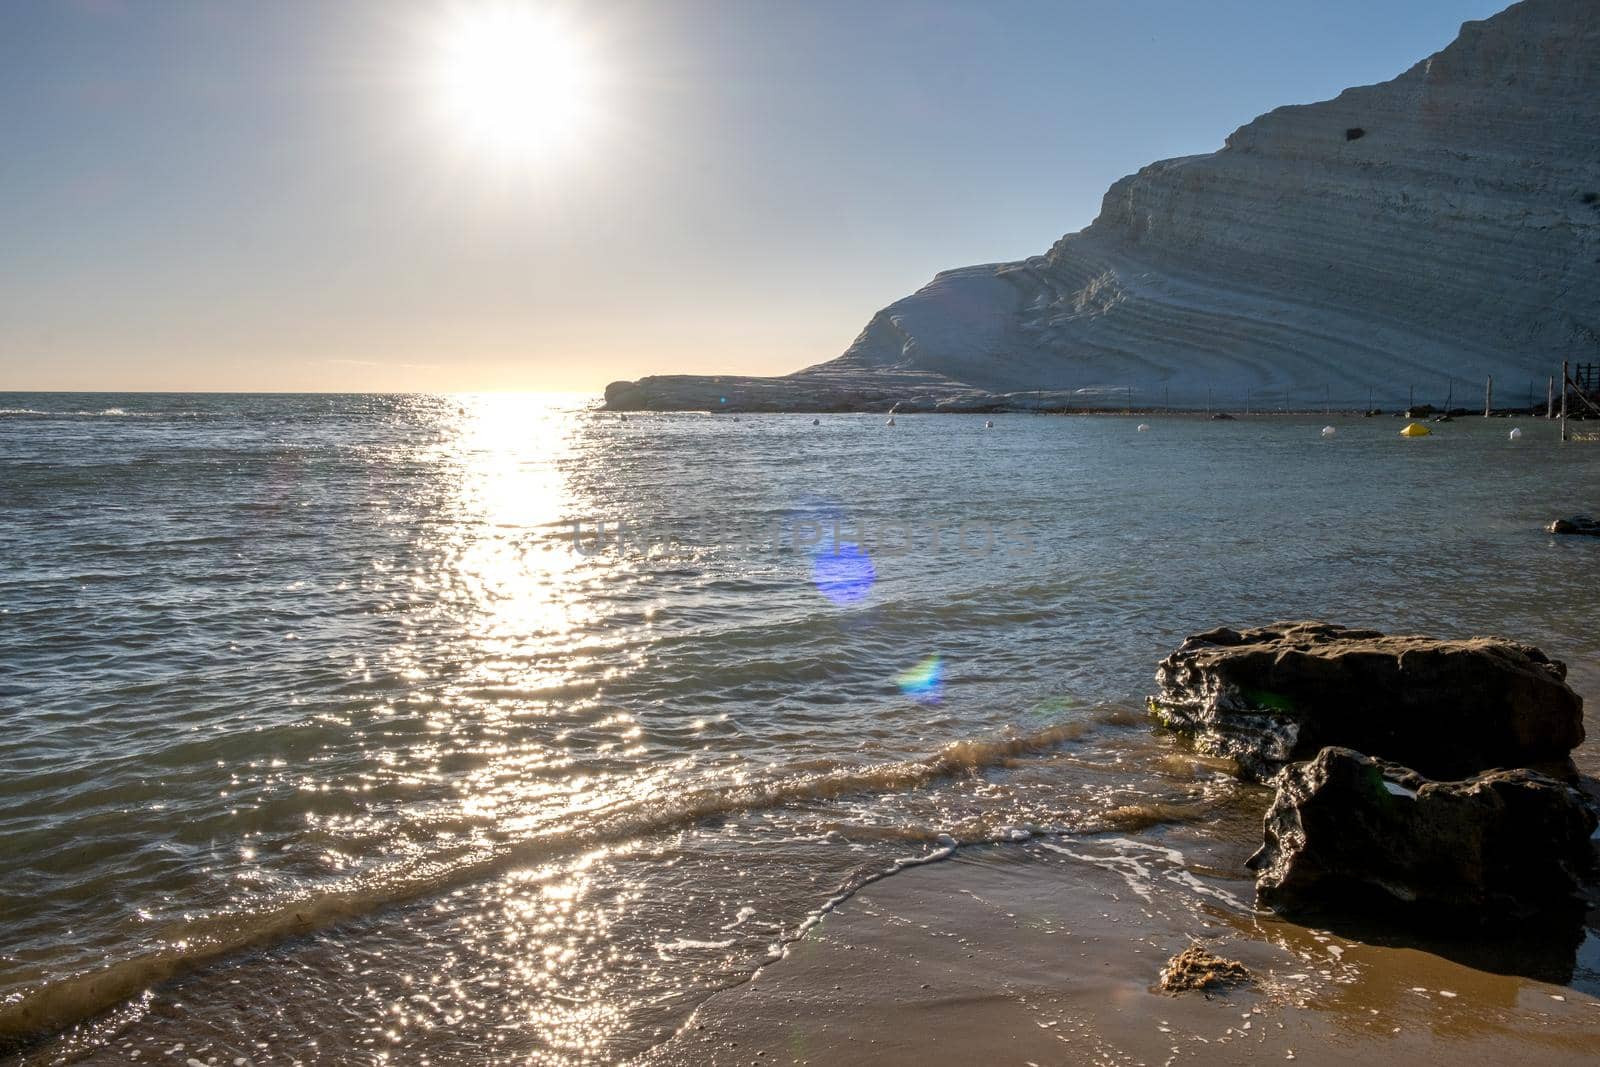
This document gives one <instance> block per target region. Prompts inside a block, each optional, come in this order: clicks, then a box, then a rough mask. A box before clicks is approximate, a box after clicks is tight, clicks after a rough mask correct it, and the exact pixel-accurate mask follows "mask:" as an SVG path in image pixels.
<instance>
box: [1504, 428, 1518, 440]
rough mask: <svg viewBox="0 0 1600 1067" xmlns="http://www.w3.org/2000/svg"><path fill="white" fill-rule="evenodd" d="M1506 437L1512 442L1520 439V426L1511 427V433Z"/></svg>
mask: <svg viewBox="0 0 1600 1067" xmlns="http://www.w3.org/2000/svg"><path fill="white" fill-rule="evenodd" d="M1506 436H1507V437H1509V438H1511V439H1512V440H1513V441H1515V440H1517V439H1518V438H1520V437H1521V436H1522V427H1520V426H1513V427H1511V432H1510V433H1508V434H1506Z"/></svg>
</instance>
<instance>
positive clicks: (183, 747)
mask: <svg viewBox="0 0 1600 1067" xmlns="http://www.w3.org/2000/svg"><path fill="white" fill-rule="evenodd" d="M991 423H992V425H991ZM1402 425H1403V422H1402V421H1401V420H1399V419H1396V418H1391V417H1377V418H1363V417H1360V416H1359V415H1343V414H1338V413H1334V414H1328V415H1316V416H1304V415H1300V416H1270V417H1269V416H1251V417H1245V416H1241V417H1239V418H1237V419H1234V420H1232V421H1216V420H1210V419H1207V418H1204V417H1202V416H1188V417H1185V416H1168V417H1157V416H1150V415H1144V416H1140V415H1129V416H1115V415H1094V416H1091V415H1075V416H1050V415H1027V414H999V415H991V416H981V415H980V416H961V415H899V416H897V417H896V418H895V420H894V423H893V424H892V425H891V424H889V423H888V421H887V419H886V418H885V416H884V415H883V414H829V415H820V416H814V415H749V414H746V415H735V414H729V413H724V412H713V413H673V414H648V413H630V414H627V415H625V416H620V415H618V414H616V413H611V412H605V411H602V410H600V405H599V403H598V401H597V399H596V398H593V397H588V396H568V395H537V394H529V395H518V394H492V395H489V394H486V395H450V396H444V395H221V394H217V395H203V394H109V393H93V394H63V393H48V394H27V393H8V394H0V858H3V861H4V872H3V874H0V1062H7V1063H27V1064H34V1063H102V1062H103V1063H127V1062H169V1061H170V1062H177V1063H185V1062H187V1063H196V1062H197V1063H200V1064H213V1063H215V1064H230V1063H231V1064H243V1063H266V1062H302V1063H334V1062H337V1063H352V1064H365V1063H373V1064H378V1063H406V1064H411V1063H419V1064H420V1063H435V1064H445V1063H487V1062H509V1061H515V1062H529V1063H552V1064H577V1063H609V1062H616V1061H618V1060H622V1059H626V1058H627V1057H629V1056H632V1055H636V1054H638V1053H640V1052H642V1051H644V1050H646V1049H648V1048H650V1047H651V1046H652V1045H653V1044H655V1043H657V1042H659V1041H661V1040H663V1039H664V1038H666V1037H667V1036H669V1035H670V1034H672V1033H673V1031H674V1030H675V1029H676V1028H677V1027H679V1026H681V1025H683V1022H684V1020H685V1019H686V1018H687V1017H688V1015H689V1013H690V1012H691V1011H692V1010H693V1009H694V1007H695V1006H696V1005H697V1004H698V1003H700V1002H701V1001H702V1000H704V999H705V998H706V997H708V996H709V995H711V994H712V993H714V992H715V991H717V990H720V989H724V988H726V987H729V986H733V985H737V984H739V983H742V982H745V981H748V980H749V978H750V976H751V975H752V974H754V973H755V972H757V971H758V969H760V968H762V967H763V966H768V965H772V964H774V962H775V961H781V959H782V958H783V957H784V955H785V953H786V952H789V951H791V950H792V947H793V946H794V945H795V944H797V943H799V942H798V939H801V938H803V937H804V936H805V934H806V933H807V932H808V931H809V930H811V929H812V928H813V927H815V926H816V924H818V923H819V922H822V921H825V919H826V917H827V916H828V915H829V914H830V913H831V912H832V911H833V910H834V909H836V908H838V907H840V906H841V905H842V904H844V903H845V902H847V901H848V900H849V898H850V896H851V894H852V893H853V892H855V891H856V890H857V889H859V888H860V887H861V886H863V885H865V884H868V883H870V882H873V881H875V880H877V879H881V878H884V877H888V876H893V875H895V874H897V873H898V872H902V871H905V870H906V869H907V868H908V867H911V866H916V865H921V864H927V863H935V862H939V861H941V860H943V859H945V858H946V857H948V856H950V855H952V854H953V853H956V852H958V851H970V850H986V853H987V854H994V855H1001V856H1007V857H1009V858H1008V859H1007V860H1006V862H1015V863H1028V862H1030V860H1029V856H1030V855H1031V854H1032V853H1030V849H1035V850H1036V849H1037V847H1038V845H1039V843H1041V842H1043V843H1047V844H1052V845H1054V846H1055V847H1056V848H1058V849H1059V848H1062V847H1069V846H1072V843H1073V842H1083V843H1085V844H1084V847H1088V845H1089V844H1092V843H1093V842H1094V841H1096V840H1104V839H1106V838H1107V836H1108V835H1116V836H1117V839H1118V840H1136V841H1143V842H1148V843H1152V844H1153V846H1156V847H1159V846H1160V844H1161V842H1162V841H1163V839H1164V836H1165V835H1167V834H1168V833H1169V832H1170V830H1171V828H1173V827H1186V828H1188V832H1190V833H1194V832H1199V833H1206V834H1214V835H1222V836H1225V837H1230V839H1236V840H1237V841H1238V847H1239V848H1240V849H1242V850H1245V851H1247V850H1248V847H1249V842H1248V839H1249V838H1250V837H1251V836H1252V835H1257V840H1258V839H1259V837H1258V835H1259V827H1260V814H1261V810H1262V807H1263V806H1264V800H1263V796H1262V791H1261V789H1260V787H1258V786H1250V785H1245V784H1242V783H1240V782H1238V781H1236V780H1235V779H1234V778H1233V777H1232V776H1231V775H1229V774H1227V773H1226V772H1225V770H1223V769H1220V768H1208V767H1206V766H1205V765H1203V763H1202V764H1197V763H1196V762H1195V761H1194V760H1193V759H1190V758H1188V757H1186V756H1185V753H1184V748H1183V745H1182V744H1181V742H1180V741H1179V740H1178V739H1176V738H1173V737H1171V736H1168V735H1166V734H1163V733H1161V732H1160V731H1158V730H1157V729H1155V728H1154V727H1153V725H1152V723H1151V721H1150V719H1149V717H1148V716H1147V714H1146V712H1145V709H1144V698H1145V697H1146V696H1147V695H1148V694H1150V693H1151V692H1152V691H1153V673H1154V670H1155V667H1156V663H1157V661H1158V660H1159V659H1160V658H1161V657H1162V656H1164V655H1165V654H1166V653H1168V652H1169V651H1171V650H1172V649H1173V648H1174V647H1176V645H1177V644H1179V643H1180V642H1181V641H1182V640H1183V638H1184V637H1185V635H1187V634H1190V633H1194V632H1198V631H1202V630H1206V629H1209V628H1212V627H1214V626H1217V625H1223V624H1227V625H1235V626H1238V625H1250V624H1259V623H1265V622H1269V621H1272V620H1277V619H1290V618H1316V619H1325V620H1329V621H1335V622H1342V623H1347V624H1351V625H1362V626H1374V627H1378V628H1381V629H1385V630H1390V631H1405V632H1417V633H1426V634H1432V635H1438V636H1467V635H1472V634H1501V635H1505V636H1510V637H1514V638H1517V639H1520V640H1523V641H1527V642H1530V643H1533V644H1536V645H1539V646H1540V647H1542V648H1544V649H1545V650H1546V651H1547V652H1548V653H1549V654H1551V655H1552V656H1555V657H1557V658H1560V659H1563V660H1565V661H1566V662H1567V663H1568V664H1569V666H1570V668H1571V672H1572V673H1571V680H1572V682H1573V684H1574V685H1575V687H1577V688H1578V689H1579V691H1580V692H1581V693H1584V694H1585V695H1586V696H1587V697H1589V698H1590V701H1591V702H1593V701H1594V700H1595V699H1596V698H1597V697H1600V629H1597V627H1596V625H1595V623H1596V618H1595V614H1594V603H1595V600H1594V590H1595V588H1596V577H1595V576H1596V574H1597V573H1600V571H1597V569H1596V567H1597V559H1600V557H1597V556H1596V550H1597V549H1600V543H1596V542H1593V541H1591V540H1590V539H1586V538H1565V537H1553V536H1550V535H1548V534H1546V533H1545V532H1544V530H1543V527H1544V525H1545V524H1546V523H1547V522H1548V521H1549V520H1550V519H1552V518H1554V517H1556V516H1558V515H1564V514H1570V513H1573V512H1575V511H1582V510H1584V509H1585V508H1588V509H1596V508H1600V445H1593V444H1589V445H1584V444H1578V443H1568V444H1565V445H1563V444H1562V443H1561V442H1560V440H1559V432H1558V430H1557V428H1556V426H1555V425H1554V424H1553V423H1551V422H1548V421H1546V420H1544V419H1538V418H1531V417H1530V418H1519V419H1505V418H1492V419H1484V418H1460V419H1457V420H1455V421H1454V422H1451V423H1441V424H1436V425H1434V426H1433V427H1432V428H1433V431H1434V432H1433V433H1432V434H1431V435H1430V436H1428V437H1423V438H1415V439H1408V438H1404V437H1401V436H1400V435H1399V433H1398V431H1399V429H1400V428H1401V426H1402ZM1513 428H1518V429H1520V430H1521V431H1522V432H1521V435H1520V437H1518V438H1513V437H1511V435H1510V431H1511V430H1512V429H1513ZM1329 429H1331V431H1332V432H1331V433H1330V432H1329ZM1591 722H1592V719H1591ZM1592 733H1593V728H1592V727H1591V734H1592ZM1587 751H1588V750H1587V749H1586V750H1581V751H1580V764H1581V765H1582V766H1583V767H1584V769H1585V770H1587V771H1588V772H1589V773H1594V772H1595V770H1596V769H1597V768H1596V766H1595V764H1596V760H1595V759H1594V757H1592V756H1589V755H1586V754H1584V753H1586V752H1587ZM1073 847H1075V846H1073ZM1179 858H1180V860H1181V856H1180V857H1179ZM1130 869H1131V868H1130ZM1143 870H1144V868H1142V867H1140V868H1137V869H1136V870H1135V871H1134V873H1135V874H1136V875H1137V874H1138V872H1139V871H1143ZM1183 873H1184V872H1182V871H1181V870H1180V871H1176V872H1167V874H1168V875H1169V877H1165V878H1164V880H1163V881H1162V882H1161V891H1162V892H1166V893H1181V892H1184V891H1186V890H1185V889H1184V886H1185V885H1188V884H1192V885H1199V884H1200V883H1198V882H1197V881H1195V879H1193V878H1192V877H1189V878H1187V879H1184V878H1181V877H1177V876H1178V875H1183ZM1150 877H1151V878H1155V877H1156V875H1154V874H1151V875H1150ZM1240 885H1241V886H1242V889H1241V891H1240V892H1241V894H1242V895H1241V898H1240V901H1238V902H1236V903H1235V904H1234V905H1232V906H1235V907H1237V908H1240V909H1248V907H1249V905H1248V882H1247V881H1245V882H1241V883H1240ZM1071 891H1072V887H1071V885H1070V882H1065V883H1064V884H1063V886H1062V892H1064V893H1067V892H1071ZM1196 891H1198V890H1196ZM1593 941H1594V939H1593V937H1592V935H1591V938H1590V947H1591V949H1592V948H1593ZM1591 957H1592V958H1591ZM1585 958H1590V963H1589V964H1588V965H1587V966H1590V967H1591V968H1592V967H1600V953H1597V952H1594V951H1589V952H1588V956H1587V957H1585ZM1578 970H1579V972H1580V973H1579V974H1578V977H1577V979H1575V981H1581V980H1588V981H1591V982H1592V980H1593V979H1594V977H1595V975H1594V974H1593V973H1592V972H1585V971H1584V970H1583V965H1580V967H1579V968H1578ZM1585 975H1587V978H1585Z"/></svg>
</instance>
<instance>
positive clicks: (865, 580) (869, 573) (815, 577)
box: [811, 541, 878, 604]
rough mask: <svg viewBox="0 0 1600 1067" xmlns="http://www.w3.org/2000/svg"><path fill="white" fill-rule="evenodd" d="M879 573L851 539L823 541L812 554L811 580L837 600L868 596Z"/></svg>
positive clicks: (834, 600) (821, 591)
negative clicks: (832, 541) (825, 542)
mask: <svg viewBox="0 0 1600 1067" xmlns="http://www.w3.org/2000/svg"><path fill="white" fill-rule="evenodd" d="M877 579H878V573H877V571H876V570H874V569H873V566H872V559H871V557H869V556H868V555H867V554H866V552H864V551H863V550H862V548H861V546H860V545H857V544H853V543H852V542H849V541H839V542H837V543H834V544H827V545H821V546H819V547H818V548H817V550H816V551H814V552H813V553H812V554H811V581H812V582H813V583H814V584H815V585H816V587H817V591H818V592H820V593H821V594H822V595H823V596H825V597H827V598H828V599H829V600H831V601H833V602H834V603H835V604H854V603H856V602H858V601H861V600H864V599H866V596H867V594H868V593H870V592H872V584H873V582H875V581H877Z"/></svg>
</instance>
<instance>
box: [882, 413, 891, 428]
mask: <svg viewBox="0 0 1600 1067" xmlns="http://www.w3.org/2000/svg"><path fill="white" fill-rule="evenodd" d="M883 424H884V425H885V426H893V425H894V416H893V415H890V416H889V417H888V418H887V419H885V420H884V423H883Z"/></svg>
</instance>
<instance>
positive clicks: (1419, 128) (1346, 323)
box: [606, 0, 1600, 411]
mask: <svg viewBox="0 0 1600 1067" xmlns="http://www.w3.org/2000/svg"><path fill="white" fill-rule="evenodd" d="M1596 100H1600V0H1524V2H1523V3H1518V4H1514V5H1513V6H1511V7H1509V8H1507V9H1506V10H1505V11H1503V12H1501V13H1500V14H1498V15H1496V16H1494V17H1493V18H1491V19H1488V20H1485V21H1481V22H1468V23H1466V24H1465V25H1463V26H1462V28H1461V33H1460V35H1459V36H1458V37H1457V38H1456V40H1455V41H1454V43H1452V44H1451V45H1450V46H1449V47H1447V48H1445V49H1444V50H1443V51H1441V52H1439V53H1437V54H1436V55H1433V56H1431V57H1429V58H1427V59H1425V60H1423V61H1422V62H1420V63H1418V64H1417V65H1416V66H1414V67H1412V68H1411V69H1410V70H1408V71H1406V72H1405V73H1404V74H1402V75H1400V76H1399V77H1397V78H1395V79H1394V80H1392V81H1389V82H1385V83H1383V84H1381V85H1372V86H1366V87H1362V88H1355V89H1349V90H1346V91H1345V92H1343V93H1341V94H1340V95H1339V96H1338V97H1337V98H1336V99H1333V100H1327V101H1323V102H1321V103H1315V104H1307V105H1303V106H1293V107H1282V108H1278V109H1277V110H1275V111H1272V112H1270V113H1268V114H1266V115H1262V116H1261V117H1259V118H1257V119H1256V120H1255V121H1254V122H1251V123H1249V124H1248V125H1246V126H1244V127H1242V128H1241V129H1239V130H1237V131H1236V132H1235V133H1233V135H1232V136H1230V137H1228V139H1227V141H1226V144H1225V146H1224V147H1223V148H1222V149H1221V150H1220V151H1218V152H1214V153H1212V154H1210V155H1198V156H1190V157H1187V158H1182V159H1169V160H1165V161H1163V162H1160V163H1155V164H1152V165H1151V166H1148V167H1146V168H1145V169H1144V170H1141V171H1140V172H1139V173H1137V174H1134V175H1131V176H1129V177H1126V178H1123V179H1122V180H1120V181H1118V182H1117V183H1116V184H1114V185H1113V186H1112V187H1111V189H1110V190H1109V191H1108V192H1107V193H1106V195H1105V199H1104V203H1103V205H1102V207H1101V211H1100V215H1099V217H1098V218H1096V219H1095V221H1094V223H1093V224H1092V225H1091V226H1089V227H1088V228H1087V229H1085V230H1083V231H1081V232H1079V233H1074V234H1069V235H1067V236H1066V237H1063V238H1061V239H1060V240H1059V241H1057V242H1056V244H1055V245H1054V247H1052V248H1051V249H1050V250H1049V251H1048V252H1047V253H1046V254H1044V255H1041V256H1034V257H1032V258H1030V259H1025V260H1021V261H1019V262H1013V263H991V264H986V265H982V266H975V267H966V268H962V269H959V270H952V271H946V272H944V273H942V274H940V275H938V276H937V277H936V278H934V279H933V281H932V282H930V283H929V284H928V285H927V286H925V287H924V288H923V289H921V290H920V291H918V292H917V293H915V294H913V295H911V296H908V297H906V298H904V299H902V300H899V301H897V302H895V303H893V304H891V305H889V306H888V307H886V308H884V309H883V310H882V311H879V312H878V313H877V314H876V315H874V316H873V318H872V320H871V321H870V322H869V323H868V324H867V326H866V328H865V329H864V330H862V332H861V334H860V336H858V337H857V338H856V339H855V342H854V343H853V344H851V345H850V347H849V349H848V350H847V351H846V352H845V353H844V354H843V355H842V356H840V357H839V358H838V359H835V360H833V361H831V362H828V363H824V364H820V365H818V366H815V367H811V368H809V369H807V370H803V371H800V372H798V373H795V374H791V375H787V376H784V377H776V378H756V377H722V378H700V377H693V376H673V377H650V378H644V379H641V380H639V381H638V382H625V383H616V384H615V385H613V386H612V387H611V388H609V389H607V390H606V398H607V406H608V407H611V408H614V409H635V408H653V409H685V408H691V409H693V408H703V409H711V410H716V409H718V408H725V409H728V410H734V409H740V408H745V409H758V410H772V411H783V410H790V411H796V410H832V409H841V408H850V409H874V410H883V409H886V408H887V406H888V405H889V404H891V403H893V402H895V401H903V402H905V405H906V406H905V407H903V408H902V410H992V409H993V408H995V407H1013V406H1015V407H1023V408H1027V407H1035V408H1037V407H1041V406H1042V407H1045V408H1047V409H1058V408H1062V407H1072V408H1080V409H1081V408H1083V407H1099V408H1107V407H1115V408H1121V407H1123V406H1125V405H1126V404H1130V403H1131V404H1132V405H1134V406H1141V405H1143V406H1157V405H1165V404H1170V405H1171V406H1173V407H1188V408H1192V409H1197V408H1201V407H1204V406H1206V405H1207V404H1208V402H1209V401H1208V398H1209V397H1213V396H1214V398H1215V402H1216V403H1218V404H1220V405H1223V406H1227V407H1237V406H1240V405H1242V404H1244V403H1246V402H1248V403H1250V404H1251V405H1252V406H1253V407H1254V408H1255V410H1258V411H1260V410H1277V409H1278V408H1280V407H1287V408H1291V409H1293V408H1299V409H1316V410H1321V409H1322V407H1323V406H1324V404H1325V403H1333V404H1337V405H1340V406H1342V407H1346V408H1351V409H1354V408H1356V407H1360V408H1361V409H1363V410H1364V409H1366V408H1367V407H1369V406H1371V405H1370V404H1369V402H1368V397H1369V390H1371V391H1372V393H1373V395H1375V396H1376V397H1377V398H1378V402H1379V404H1380V406H1382V407H1385V408H1394V407H1403V406H1405V404H1406V397H1407V395H1408V394H1407V389H1408V387H1409V386H1411V385H1425V384H1427V383H1432V382H1443V381H1444V379H1445V378H1446V377H1447V376H1453V377H1454V378H1455V380H1456V381H1458V382H1481V381H1483V380H1484V378H1485V377H1486V376H1487V375H1493V376H1494V377H1495V380H1496V381H1497V382H1498V381H1505V382H1512V383H1521V382H1525V381H1529V380H1536V381H1543V380H1544V379H1545V376H1546V375H1548V374H1549V373H1550V372H1551V360H1552V359H1558V358H1568V357H1569V356H1570V357H1571V358H1575V359H1579V360H1583V359H1591V360H1592V359H1597V358H1600V147H1597V146H1600V107H1597V106H1596V105H1595V101H1596ZM1554 353H1560V355H1559V356H1557V355H1554ZM1440 388H1441V390H1442V389H1443V386H1442V385H1441V386H1440ZM1247 394H1248V395H1247ZM1041 397H1042V399H1041Z"/></svg>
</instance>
